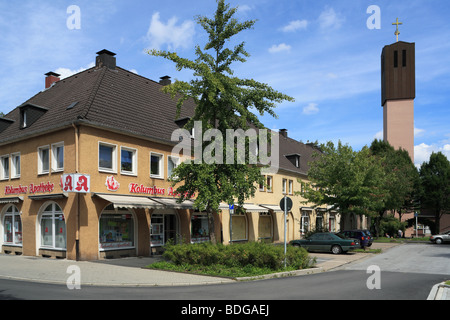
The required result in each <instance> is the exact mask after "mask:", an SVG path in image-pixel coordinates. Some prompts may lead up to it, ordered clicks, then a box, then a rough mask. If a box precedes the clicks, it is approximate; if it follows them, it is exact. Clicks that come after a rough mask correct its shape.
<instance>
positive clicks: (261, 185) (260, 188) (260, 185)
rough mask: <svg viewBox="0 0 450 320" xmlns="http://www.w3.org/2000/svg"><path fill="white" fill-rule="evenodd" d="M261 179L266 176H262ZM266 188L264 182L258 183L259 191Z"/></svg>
mask: <svg viewBox="0 0 450 320" xmlns="http://www.w3.org/2000/svg"><path fill="white" fill-rule="evenodd" d="M263 179H264V180H266V176H263ZM265 190H266V188H265V186H264V183H260V184H259V191H261V192H264V191H265Z"/></svg>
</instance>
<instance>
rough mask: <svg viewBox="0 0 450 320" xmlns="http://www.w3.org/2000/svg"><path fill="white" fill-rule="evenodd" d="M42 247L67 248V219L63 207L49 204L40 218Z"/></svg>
mask: <svg viewBox="0 0 450 320" xmlns="http://www.w3.org/2000/svg"><path fill="white" fill-rule="evenodd" d="M40 227H41V248H45V249H48V248H49V249H66V221H65V218H64V214H63V212H62V210H61V208H60V207H59V206H58V205H57V204H56V203H52V204H49V205H48V206H47V207H46V208H45V209H44V211H43V213H42V215H41V220H40Z"/></svg>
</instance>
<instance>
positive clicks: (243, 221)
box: [231, 212, 248, 241]
mask: <svg viewBox="0 0 450 320" xmlns="http://www.w3.org/2000/svg"><path fill="white" fill-rule="evenodd" d="M231 225H232V227H231V230H232V231H231V235H232V241H245V240H248V236H247V218H246V217H245V213H243V212H242V213H235V214H233V215H232V218H231Z"/></svg>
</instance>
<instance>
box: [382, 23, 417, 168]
mask: <svg viewBox="0 0 450 320" xmlns="http://www.w3.org/2000/svg"><path fill="white" fill-rule="evenodd" d="M394 24H396V25H397V30H396V32H395V35H396V36H397V42H395V43H393V44H391V45H387V46H385V47H384V48H383V51H382V53H381V105H382V106H383V137H384V140H385V141H388V142H389V143H390V144H391V145H392V146H393V147H394V148H395V149H399V148H402V149H404V150H406V151H408V153H409V155H410V157H411V159H412V161H413V162H414V99H415V97H416V71H415V70H416V68H415V43H408V42H403V41H398V35H399V34H400V32H399V31H398V25H399V24H401V23H399V22H398V19H397V23H394Z"/></svg>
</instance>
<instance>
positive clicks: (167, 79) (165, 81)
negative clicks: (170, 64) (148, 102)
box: [159, 76, 172, 86]
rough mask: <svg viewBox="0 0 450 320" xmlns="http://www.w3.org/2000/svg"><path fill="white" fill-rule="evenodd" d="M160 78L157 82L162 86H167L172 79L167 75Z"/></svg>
mask: <svg viewBox="0 0 450 320" xmlns="http://www.w3.org/2000/svg"><path fill="white" fill-rule="evenodd" d="M160 79H161V80H159V84H161V85H163V86H168V85H169V84H171V83H172V80H170V77H169V76H164V77H161V78H160Z"/></svg>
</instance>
